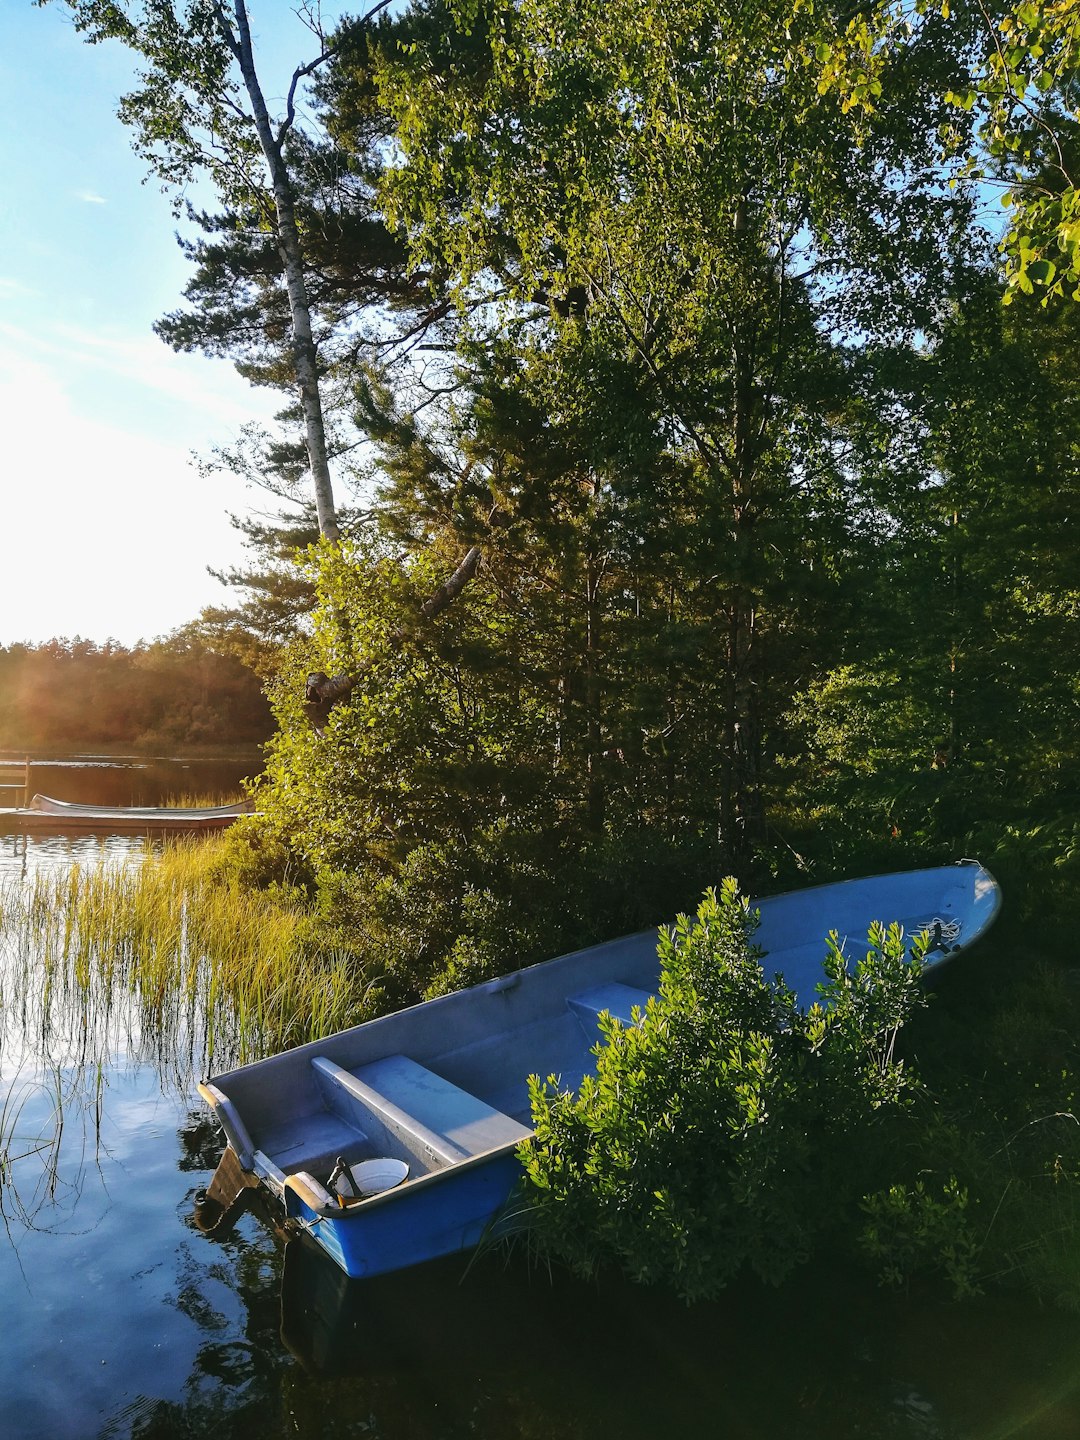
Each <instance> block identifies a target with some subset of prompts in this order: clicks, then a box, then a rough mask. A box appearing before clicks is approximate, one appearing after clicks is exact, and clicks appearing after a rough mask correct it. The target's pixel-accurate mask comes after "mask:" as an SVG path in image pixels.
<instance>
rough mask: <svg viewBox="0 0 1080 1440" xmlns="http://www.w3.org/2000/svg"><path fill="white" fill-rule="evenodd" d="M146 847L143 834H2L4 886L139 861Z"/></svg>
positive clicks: (0, 862)
mask: <svg viewBox="0 0 1080 1440" xmlns="http://www.w3.org/2000/svg"><path fill="white" fill-rule="evenodd" d="M151 843H153V842H151ZM146 846H147V841H146V839H145V837H144V836H142V835H0V883H2V882H3V880H4V879H6V878H7V877H9V876H10V877H12V878H16V879H18V878H27V877H29V876H30V875H32V874H34V872H35V871H38V872H45V871H59V870H65V869H69V868H70V867H71V866H72V865H88V866H89V865H97V864H99V863H101V862H102V861H106V862H108V863H110V864H122V863H125V862H126V861H128V860H136V861H137V860H139V859H141V858H142V856H143V855H145V853H146Z"/></svg>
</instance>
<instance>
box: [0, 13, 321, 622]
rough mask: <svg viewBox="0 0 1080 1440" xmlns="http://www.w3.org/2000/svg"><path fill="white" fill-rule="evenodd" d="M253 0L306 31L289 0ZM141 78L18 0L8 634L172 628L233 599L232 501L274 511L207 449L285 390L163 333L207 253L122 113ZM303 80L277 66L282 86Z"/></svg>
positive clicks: (3, 163) (1, 112) (1, 212)
mask: <svg viewBox="0 0 1080 1440" xmlns="http://www.w3.org/2000/svg"><path fill="white" fill-rule="evenodd" d="M252 10H253V12H254V14H255V18H256V20H258V19H259V18H260V15H261V17H262V18H263V19H264V20H265V17H267V16H270V15H274V16H275V17H276V18H275V23H278V20H280V21H282V22H286V23H287V22H288V21H290V20H292V23H293V24H294V26H295V25H296V22H295V20H293V18H292V16H291V13H290V7H288V6H286V4H285V3H284V0H256V3H254V4H253V5H252ZM273 38H277V37H273ZM288 51H289V52H290V53H295V54H296V55H297V56H298V57H302V58H305V59H306V58H308V57H309V55H310V53H311V48H310V37H309V36H307V35H306V34H305V33H304V32H300V34H299V35H298V37H297V39H296V40H295V41H294V42H291V43H290V44H289V46H288ZM279 53H281V55H282V57H283V58H284V54H285V51H284V50H281V51H280V52H279ZM132 73H133V72H132V68H131V63H130V60H129V58H128V57H127V55H126V53H125V52H124V51H123V49H121V48H120V47H118V46H113V45H99V46H88V45H86V44H85V43H84V42H83V41H82V40H81V39H79V37H78V36H77V35H76V34H75V33H74V30H73V28H72V26H71V22H70V20H69V19H68V17H67V15H66V14H65V12H64V10H63V8H62V7H61V6H59V5H53V6H48V7H47V8H45V9H37V8H35V7H34V6H33V5H32V4H31V0H0V197H2V198H0V413H2V414H3V419H4V424H3V445H4V454H3V460H2V463H0V644H10V643H11V642H12V641H17V640H29V641H40V640H45V639H48V638H49V637H51V636H54V635H66V636H75V635H81V636H83V637H84V638H88V639H92V640H98V641H101V640H104V639H106V638H107V637H110V636H112V637H114V638H115V639H118V640H120V641H122V642H124V643H132V642H134V641H136V640H138V639H139V638H144V639H151V638H153V637H154V636H157V635H160V634H164V633H166V632H168V631H169V630H171V629H173V628H174V627H176V626H177V625H180V624H182V623H183V622H184V621H185V620H188V619H191V618H193V617H194V616H195V615H196V614H197V613H198V611H199V609H200V608H201V607H202V606H203V605H204V604H207V603H210V602H215V601H218V600H220V599H221V598H222V597H223V596H224V595H225V593H226V592H224V591H223V590H222V587H221V586H220V585H219V584H218V583H217V582H216V581H215V580H213V579H212V578H211V577H210V576H209V575H208V574H207V573H206V566H207V565H213V566H215V567H217V568H220V567H222V566H226V565H228V564H229V563H232V562H234V561H235V560H237V559H239V558H240V554H241V551H240V547H239V541H238V537H237V536H236V534H235V532H234V531H233V529H232V527H231V526H230V525H229V521H228V512H229V511H232V512H237V511H244V510H248V509H252V508H254V509H258V508H260V497H259V496H258V494H257V493H255V494H253V493H252V492H250V491H248V490H246V489H245V488H244V486H243V484H242V483H241V482H240V481H239V480H234V479H230V478H228V477H223V476H220V475H217V476H214V477H213V478H202V477H200V475H199V474H198V472H197V470H196V468H195V467H194V465H193V464H192V462H191V454H192V452H199V453H203V454H206V453H208V452H209V451H210V449H211V448H212V447H213V446H214V445H215V444H221V443H227V442H229V441H230V440H231V439H232V438H234V437H235V435H236V433H237V432H238V430H239V428H240V426H241V425H242V424H243V423H244V422H245V421H248V420H253V419H266V418H269V416H270V415H271V414H272V412H273V409H274V403H273V397H271V396H269V395H267V394H264V393H261V392H259V391H256V390H253V389H252V388H251V387H249V386H248V385H247V384H246V383H245V382H244V381H242V380H241V379H240V378H239V377H238V376H237V375H236V374H235V373H234V372H233V370H232V369H231V367H230V366H229V364H228V362H226V361H220V360H208V359H205V358H203V357H201V356H179V355H174V354H173V352H172V351H171V350H169V349H168V348H167V347H166V346H165V345H164V344H163V343H162V342H161V341H160V340H158V339H157V338H156V336H155V335H154V334H153V331H152V328H151V327H152V325H153V322H154V321H155V320H156V319H158V318H159V317H160V316H161V315H163V314H164V313H166V312H167V311H169V310H172V309H175V308H176V307H177V305H178V303H179V301H180V298H181V292H182V289H183V285H184V283H185V280H186V278H187V275H188V273H189V267H188V266H187V264H186V262H185V261H184V259H183V257H182V255H181V254H180V251H179V249H178V247H177V245H176V242H175V239H174V233H175V229H176V222H175V221H174V219H173V216H172V212H171V209H170V204H169V199H168V197H167V196H165V195H163V194H162V193H161V191H160V188H159V186H158V184H157V182H156V181H153V180H151V181H148V182H146V183H143V181H144V175H145V171H144V167H143V166H142V164H141V162H140V161H139V160H137V159H136V157H135V156H134V155H133V154H132V153H131V150H130V148H129V143H128V136H127V133H126V131H125V130H124V127H123V126H122V125H121V124H120V122H119V121H118V120H117V119H116V116H115V111H116V104H117V101H118V99H119V97H120V96H121V94H123V93H124V91H125V90H126V89H128V88H130V80H131V76H132ZM288 74H289V70H288V68H285V67H284V66H282V67H279V73H278V74H277V75H275V74H273V72H272V71H271V70H270V69H267V71H266V73H265V83H266V86H267V90H268V92H270V93H273V92H275V91H277V90H280V91H284V89H285V88H286V86H287V82H288Z"/></svg>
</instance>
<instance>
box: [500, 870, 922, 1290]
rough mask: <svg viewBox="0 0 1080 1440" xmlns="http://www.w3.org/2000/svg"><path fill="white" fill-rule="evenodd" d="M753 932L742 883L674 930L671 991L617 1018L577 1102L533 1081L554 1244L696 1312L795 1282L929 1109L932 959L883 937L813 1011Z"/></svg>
mask: <svg viewBox="0 0 1080 1440" xmlns="http://www.w3.org/2000/svg"><path fill="white" fill-rule="evenodd" d="M754 928H755V920H754V916H753V914H752V913H751V911H750V909H749V906H748V903H747V901H746V900H745V899H744V898H743V897H741V896H740V895H739V893H738V889H737V886H736V882H735V881H734V880H731V879H729V880H726V881H724V883H723V885H722V886H721V887H720V890H719V891H718V892H717V891H709V892H707V894H706V896H705V898H704V900H703V901H702V903H701V905H700V907H699V909H698V912H697V916H696V918H694V919H691V918H689V917H687V916H681V917H680V919H679V920H678V922H677V923H676V924H675V926H673V927H672V928H671V929H669V930H667V931H665V932H664V934H663V938H662V941H661V945H660V963H661V980H660V988H659V993H658V995H657V996H656V997H654V998H653V999H652V1000H650V1002H649V1004H648V1006H647V1008H646V1010H645V1011H644V1012H643V1013H642V1014H641V1015H640V1017H639V1020H638V1023H637V1024H635V1025H631V1026H625V1025H623V1024H621V1023H620V1022H619V1021H618V1020H616V1019H613V1018H611V1017H610V1016H608V1017H606V1018H605V1019H604V1020H603V1021H602V1022H601V1025H602V1033H603V1037H604V1042H603V1044H602V1046H601V1048H600V1049H599V1051H598V1056H597V1059H598V1065H597V1073H596V1076H595V1077H589V1078H586V1080H585V1082H584V1084H583V1085H582V1087H581V1089H580V1091H579V1093H578V1094H577V1095H572V1094H570V1093H567V1092H565V1091H562V1090H561V1089H560V1087H559V1084H558V1080H557V1078H556V1077H549V1078H548V1079H547V1080H543V1079H542V1078H541V1077H538V1076H534V1077H532V1080H531V1098H532V1108H533V1121H534V1125H535V1127H536V1134H535V1137H534V1138H533V1139H532V1140H530V1141H529V1142H527V1143H526V1145H525V1146H524V1147H523V1151H522V1153H523V1158H524V1163H525V1169H526V1173H527V1175H528V1178H529V1180H530V1182H531V1188H530V1192H529V1202H530V1203H531V1204H532V1206H533V1207H534V1210H535V1223H536V1235H537V1238H538V1241H539V1243H540V1245H541V1246H542V1247H543V1248H544V1249H546V1250H547V1251H549V1252H550V1253H553V1254H554V1255H557V1256H559V1257H561V1258H563V1259H565V1260H566V1261H568V1262H569V1263H570V1264H571V1266H572V1267H573V1268H575V1269H576V1270H578V1271H580V1272H583V1273H591V1272H592V1271H594V1270H595V1269H596V1268H597V1267H599V1266H601V1265H603V1264H608V1263H615V1264H617V1265H619V1266H621V1267H622V1268H623V1269H624V1270H625V1271H626V1272H627V1273H628V1274H630V1275H631V1276H632V1277H633V1278H634V1279H636V1280H639V1281H642V1282H645V1283H653V1282H663V1283H666V1284H668V1285H670V1286H672V1287H673V1288H674V1289H675V1290H676V1291H677V1292H678V1293H679V1294H680V1295H682V1296H683V1297H684V1298H686V1299H687V1300H696V1299H701V1298H705V1297H708V1296H710V1295H714V1294H716V1293H717V1292H718V1291H719V1290H721V1289H722V1288H723V1287H724V1286H725V1285H726V1284H727V1283H728V1282H729V1281H730V1280H731V1279H732V1278H733V1277H734V1276H735V1275H736V1274H738V1273H739V1272H740V1271H741V1270H743V1269H746V1268H748V1269H750V1270H752V1271H753V1272H754V1273H756V1274H757V1275H758V1276H760V1277H761V1278H762V1279H764V1280H767V1281H770V1282H773V1283H778V1282H780V1281H782V1280H783V1279H784V1278H785V1277H786V1276H787V1275H788V1274H789V1273H790V1272H791V1270H792V1269H793V1268H794V1267H795V1266H796V1265H798V1264H799V1263H800V1262H802V1261H804V1260H806V1259H807V1258H809V1256H810V1255H811V1254H812V1253H813V1252H814V1250H815V1249H816V1248H817V1247H818V1246H819V1245H820V1244H821V1243H822V1242H823V1241H824V1240H825V1239H826V1237H829V1236H832V1237H833V1238H835V1237H836V1236H837V1235H839V1234H842V1233H844V1232H847V1233H850V1231H851V1227H852V1225H853V1224H855V1225H857V1224H858V1215H859V1203H860V1201H861V1200H862V1198H863V1197H864V1196H866V1195H867V1194H869V1193H871V1192H873V1191H876V1190H878V1189H880V1188H881V1187H882V1186H884V1185H886V1184H887V1183H888V1182H889V1179H890V1165H891V1164H892V1163H893V1157H894V1156H895V1153H896V1150H895V1146H894V1145H893V1143H892V1140H893V1138H894V1136H895V1128H894V1123H893V1122H895V1121H896V1119H897V1118H898V1117H899V1116H900V1115H902V1114H903V1112H905V1111H906V1110H907V1109H908V1107H910V1105H911V1104H912V1102H913V1100H914V1099H915V1097H916V1096H917V1095H918V1094H919V1090H920V1087H919V1084H918V1081H917V1080H916V1078H915V1077H914V1076H913V1074H912V1073H911V1071H910V1070H909V1068H908V1067H907V1066H905V1064H904V1061H903V1060H902V1059H901V1058H900V1057H899V1056H898V1055H897V1051H896V1041H897V1036H898V1035H899V1033H900V1031H901V1030H902V1029H903V1027H904V1026H905V1025H906V1024H907V1023H908V1021H909V1020H910V1018H911V1017H912V1015H913V1014H914V1012H915V1011H916V1009H917V1008H918V1007H919V1006H920V1005H922V1004H923V1003H924V996H923V992H922V990H921V988H920V985H919V976H920V972H921V968H922V956H923V947H921V946H919V947H917V948H916V954H915V958H914V959H913V960H909V959H908V958H906V956H905V946H904V939H903V936H902V934H901V932H900V931H899V929H898V928H897V927H895V926H893V927H891V928H890V929H888V930H886V929H884V928H883V927H881V926H875V927H873V928H872V929H871V932H870V936H869V941H870V943H869V949H868V952H867V954H866V957H865V959H863V960H861V961H859V962H858V963H857V964H856V965H855V966H854V968H850V967H849V965H848V962H847V961H846V960H845V958H844V956H843V955H842V954H841V953H840V951H839V949H838V947H837V945H836V942H835V938H830V940H829V941H827V942H825V943H827V946H828V955H827V958H826V961H825V971H826V975H827V977H828V978H827V982H826V984H825V985H824V986H823V987H822V994H821V1000H820V1002H819V1003H815V1004H814V1005H812V1006H811V1007H810V1008H809V1009H808V1010H807V1011H805V1012H803V1011H801V1010H800V1009H799V1008H798V1005H797V1004H796V1002H795V998H794V996H793V995H792V994H791V992H790V991H788V990H787V989H786V988H785V987H784V986H783V985H779V984H775V983H773V982H772V981H770V980H768V979H767V978H766V976H765V974H764V972H763V970H762V967H761V964H760V963H759V958H758V954H759V952H757V951H756V950H755V948H754V945H753V932H754Z"/></svg>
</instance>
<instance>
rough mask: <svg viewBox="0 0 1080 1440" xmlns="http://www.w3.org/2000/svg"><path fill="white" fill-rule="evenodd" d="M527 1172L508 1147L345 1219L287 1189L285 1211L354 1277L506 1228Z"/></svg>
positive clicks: (445, 1251) (450, 1251)
mask: <svg viewBox="0 0 1080 1440" xmlns="http://www.w3.org/2000/svg"><path fill="white" fill-rule="evenodd" d="M521 1178H522V1170H521V1162H520V1161H519V1159H518V1157H517V1154H516V1151H510V1152H507V1153H504V1154H500V1155H494V1156H491V1157H490V1158H489V1159H485V1160H483V1161H481V1162H480V1163H478V1164H475V1165H470V1166H468V1167H466V1168H463V1169H462V1170H460V1171H456V1172H452V1173H450V1174H449V1175H446V1176H445V1178H443V1177H439V1178H438V1179H435V1180H433V1181H432V1182H429V1183H422V1184H415V1185H413V1186H411V1187H410V1186H406V1187H405V1188H403V1189H402V1191H401V1194H400V1196H398V1195H395V1196H394V1198H393V1200H388V1201H386V1202H385V1203H383V1204H381V1205H372V1204H370V1203H369V1204H368V1205H366V1206H360V1207H358V1208H357V1211H356V1213H355V1214H350V1213H349V1212H348V1211H342V1214H341V1218H340V1219H338V1218H336V1217H334V1216H328V1215H326V1214H324V1213H323V1214H320V1213H319V1212H318V1211H317V1210H316V1209H315V1208H313V1207H312V1206H310V1205H308V1204H306V1203H305V1202H304V1201H303V1200H301V1199H299V1198H298V1197H297V1195H296V1194H295V1192H293V1191H291V1190H288V1191H286V1195H285V1200H286V1204H285V1213H286V1215H287V1216H288V1218H289V1219H291V1220H293V1221H294V1222H295V1223H296V1224H297V1225H298V1226H299V1228H300V1229H302V1230H306V1231H307V1232H308V1233H309V1234H310V1235H311V1236H312V1238H313V1239H314V1240H315V1241H316V1242H317V1244H318V1245H319V1246H320V1247H321V1248H322V1249H323V1250H325V1252H326V1253H327V1255H329V1256H330V1258H331V1259H332V1260H333V1261H334V1262H335V1263H336V1264H338V1265H339V1266H340V1267H341V1269H342V1270H344V1272H345V1274H346V1275H348V1276H349V1277H350V1278H351V1279H354V1280H360V1279H371V1278H373V1277H374V1276H376V1275H386V1274H390V1273H391V1272H393V1271H396V1270H406V1269H409V1268H410V1267H412V1266H413V1265H422V1264H424V1263H425V1262H426V1261H428V1260H439V1259H441V1258H442V1257H443V1256H446V1255H456V1254H459V1253H460V1252H461V1251H464V1250H472V1249H473V1248H474V1247H475V1246H477V1245H479V1244H480V1242H481V1241H482V1240H484V1239H495V1238H497V1237H498V1235H500V1234H502V1233H505V1232H506V1231H507V1230H509V1229H510V1228H512V1225H513V1219H512V1217H511V1215H510V1213H509V1210H510V1204H511V1202H512V1198H513V1196H514V1192H515V1190H516V1189H517V1186H518V1182H519V1181H520V1180H521Z"/></svg>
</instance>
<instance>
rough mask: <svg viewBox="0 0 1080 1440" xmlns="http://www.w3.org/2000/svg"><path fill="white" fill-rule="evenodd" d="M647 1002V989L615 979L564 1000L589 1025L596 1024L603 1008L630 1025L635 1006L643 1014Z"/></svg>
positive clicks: (632, 1020) (632, 1021)
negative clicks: (637, 987)
mask: <svg viewBox="0 0 1080 1440" xmlns="http://www.w3.org/2000/svg"><path fill="white" fill-rule="evenodd" d="M648 1002H649V992H648V991H647V990H635V989H634V987H633V986H632V985H623V984H621V983H620V982H619V981H617V980H612V981H609V982H608V984H606V985H596V986H594V987H593V988H592V989H591V990H583V991H582V992H581V994H580V995H571V996H569V997H568V998H567V1001H566V1003H567V1004H568V1005H569V1006H570V1009H571V1010H572V1011H573V1012H574V1014H575V1015H576V1016H577V1017H578V1019H579V1020H582V1021H584V1022H586V1024H587V1026H589V1027H591V1026H593V1025H595V1024H596V1022H597V1020H599V1018H600V1016H601V1014H602V1013H603V1011H605V1010H606V1011H607V1012H608V1014H609V1015H613V1016H614V1017H615V1019H616V1020H621V1021H622V1023H623V1024H624V1025H632V1024H633V1023H634V1016H633V1012H634V1009H635V1008H637V1009H639V1010H640V1011H641V1012H642V1014H644V1013H645V1006H646V1005H647V1004H648Z"/></svg>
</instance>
